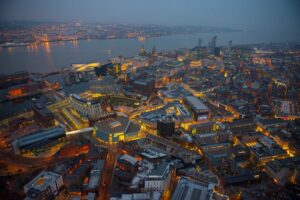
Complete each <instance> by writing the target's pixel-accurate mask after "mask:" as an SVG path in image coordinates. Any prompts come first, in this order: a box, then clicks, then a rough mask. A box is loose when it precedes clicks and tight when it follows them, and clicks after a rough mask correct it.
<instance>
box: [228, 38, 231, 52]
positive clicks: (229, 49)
mask: <svg viewBox="0 0 300 200" xmlns="http://www.w3.org/2000/svg"><path fill="white" fill-rule="evenodd" d="M231 48H232V41H231V40H230V41H229V44H228V51H231Z"/></svg>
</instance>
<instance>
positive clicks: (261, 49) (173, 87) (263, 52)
mask: <svg viewBox="0 0 300 200" xmlns="http://www.w3.org/2000/svg"><path fill="white" fill-rule="evenodd" d="M62 2H66V1H62ZM76 2H77V1H76ZM232 2H233V1H232ZM2 5H5V6H7V8H8V5H10V4H9V3H6V4H5V3H2ZM46 5H48V4H46ZM49 5H52V4H51V3H50V4H49ZM63 5H64V3H62V4H61V5H60V6H62V7H63ZM68 5H69V4H68ZM78 5H82V6H83V5H85V4H83V3H81V4H78ZM97 5H99V4H97ZM112 5H113V6H114V7H115V6H116V4H114V3H112ZM129 5H131V6H133V4H129ZM212 5H215V4H214V3H213V4H212ZM297 5H298V4H297ZM10 6H13V4H11V5H10ZM187 6H189V5H187ZM0 7H1V3H0ZM25 7H26V6H24V9H25ZM149 7H150V6H149ZM74 8H76V7H74ZM170 8H173V7H172V6H170ZM174 8H176V6H175V5H174ZM49 9H50V8H49ZM197 9H198V8H197ZM274 9H275V8H274ZM50 10H51V9H50ZM175 10H176V9H175ZM0 12H1V10H0ZM72 12H74V13H71V14H70V13H69V12H68V11H64V12H63V13H64V14H66V13H69V14H70V16H73V15H74V16H75V15H76V17H77V15H78V16H81V15H80V13H78V12H76V9H74V10H72ZM88 12H90V10H89V11H88ZM103 12H104V11H103ZM166 12H169V11H166ZM37 13H38V12H37ZM75 13H76V14H75ZM96 14H97V13H96ZM96 14H95V15H96ZM155 14H156V13H155ZM227 14H228V15H231V14H232V13H227V12H226V15H227ZM6 15H7V16H8V17H9V16H10V15H8V14H3V16H6ZM27 15H28V16H31V15H29V14H28V13H27ZM44 15H45V16H46V15H47V14H46V13H45V14H44ZM52 15H54V14H53V13H51V15H49V16H52ZM55 15H56V13H55ZM99 15H100V14H99ZM114 15H118V13H117V11H116V12H114ZM128 15H129V14H128ZM17 16H18V15H17ZM40 16H43V14H40ZM57 16H60V14H59V12H58V13H57ZM93 16H94V15H93ZM103 16H104V15H103ZM145 16H146V14H145ZM158 16H159V14H158ZM162 16H164V15H162ZM205 16H209V15H208V14H207V13H206V14H205ZM216 16H218V13H216ZM232 16H234V15H233V14H232ZM60 17H61V18H62V19H64V18H63V17H62V16H60ZM122 17H123V16H122V15H121V14H120V18H122ZM139 17H140V18H142V15H139ZM124 18H126V17H124ZM135 18H136V17H135ZM152 18H155V17H154V16H152V15H151V19H152ZM162 18H163V17H162ZM217 18H219V16H218V17H217ZM262 18H263V17H262ZM38 19H39V18H38ZM101 19H102V18H101ZM128 19H129V18H128ZM179 19H180V18H177V20H179ZM14 20H15V18H12V20H11V21H5V20H4V19H3V20H2V19H0V22H1V23H0V55H1V54H3V55H4V53H7V52H8V54H5V55H9V56H7V60H6V62H4V59H5V58H4V57H5V56H2V57H0V58H3V60H2V61H1V59H0V67H1V73H0V157H1V159H0V188H1V189H0V199H7V200H10V199H12V200H14V199H16V200H19V199H24V200H54V199H55V200H265V199H267V200H277V199H284V200H296V199H300V143H299V141H300V41H299V40H297V41H293V39H291V40H288V38H287V39H284V40H283V41H286V42H270V41H271V39H270V41H265V42H257V43H252V42H251V43H250V42H248V43H245V44H241V43H238V42H236V40H235V39H236V38H234V37H233V38H231V39H230V40H228V41H227V42H226V43H224V42H220V41H224V38H222V37H223V36H224V35H225V36H226V34H228V33H231V32H240V33H242V32H246V29H244V28H221V27H227V26H222V25H221V26H199V25H161V24H160V25H155V24H152V25H149V24H150V23H141V24H140V25H137V23H132V24H131V23H129V22H130V20H128V23H106V22H105V23H104V21H105V20H104V19H103V20H102V22H103V23H96V22H83V21H81V20H76V22H67V21H66V22H38V21H33V22H31V21H29V20H28V19H24V21H22V20H16V21H14ZM143 20H145V19H143ZM161 20H163V19H161ZM264 20H265V19H264ZM74 21H75V20H74ZM147 22H148V21H147ZM256 23H259V22H256ZM280 23H282V22H280V21H278V24H280ZM147 24H148V25H147ZM157 24H158V23H157ZM162 24H163V23H162ZM187 24H188V23H187ZM228 27H234V26H228ZM237 27H238V26H237ZM239 27H242V26H239ZM282 27H284V26H282ZM203 33H205V34H209V35H210V36H209V39H208V41H207V39H204V38H202V37H200V36H201V34H203ZM195 34H196V35H197V37H198V36H199V35H198V34H200V36H199V37H198V38H197V39H196V41H194V44H193V45H192V47H190V46H189V47H187V46H183V47H181V48H176V49H172V48H170V49H171V50H161V49H160V48H159V47H161V46H159V45H160V44H158V43H157V41H156V44H158V45H153V46H151V48H149V44H151V45H152V44H153V43H147V40H148V39H149V38H160V37H169V36H174V35H184V37H190V36H191V35H195ZM283 37H286V36H283ZM227 38H228V35H227V37H226V40H227ZM114 39H120V40H126V41H127V40H128V41H129V42H128V43H124V46H125V47H128V46H126V45H128V44H129V43H130V42H132V41H134V40H132V39H136V40H137V41H135V42H138V44H139V47H138V48H137V49H135V50H136V54H135V55H133V56H128V54H126V51H127V50H128V51H129V47H128V49H126V50H124V49H123V47H122V48H120V49H123V50H122V51H123V52H124V54H123V55H122V54H121V55H118V56H116V55H115V54H112V53H111V52H102V53H103V54H105V53H106V54H107V56H108V57H110V58H109V59H107V60H103V59H102V58H100V56H101V55H99V57H96V59H95V60H90V61H89V62H86V63H76V62H72V63H69V65H68V66H56V67H53V68H51V69H50V68H47V70H46V71H42V72H41V70H34V69H32V70H27V69H29V68H25V67H23V68H22V66H20V69H23V70H19V71H16V72H14V73H11V70H9V68H10V67H12V66H4V63H10V62H11V60H10V59H11V58H13V59H16V60H17V59H19V58H21V57H22V56H24V55H25V58H26V59H27V60H30V58H31V57H30V54H36V55H42V54H37V52H38V51H40V49H39V48H40V47H41V46H42V47H44V48H45V52H46V54H45V55H46V57H45V60H46V62H48V64H49V66H50V65H51V66H53V65H55V62H53V60H54V57H53V58H52V57H51V56H52V54H51V48H52V47H51V45H56V44H61V43H63V45H62V48H61V49H59V50H57V49H56V51H57V52H58V54H61V56H62V57H63V56H65V55H68V53H66V51H67V50H66V49H64V46H67V45H68V44H71V45H74V43H77V42H79V41H85V40H87V41H89V42H90V43H89V44H93V43H95V41H99V40H103V41H108V40H110V41H111V40H112V42H111V43H107V46H105V47H102V46H101V47H100V46H97V45H96V46H93V47H91V46H88V44H87V43H83V44H81V46H77V47H76V48H83V49H84V51H86V54H91V52H93V51H96V50H95V49H98V48H103V49H104V48H106V47H108V48H109V46H110V45H111V46H113V45H114V49H116V46H118V45H119V43H118V42H119V40H114ZM299 39H300V38H299ZM174 40H177V38H176V39H175V38H173V40H170V41H171V43H172V41H174ZM288 41H290V42H288ZM154 44H155V41H154ZM167 44H169V43H165V44H164V45H167ZM158 46H159V47H158ZM93 48H95V49H94V50H93ZM20 49H26V52H25V53H24V51H20ZM32 49H35V51H31V50H32ZM106 51H111V50H106ZM74 52H75V50H74ZM74 55H75V54H73V55H71V56H70V57H68V56H66V60H68V59H70V58H72V56H73V57H75V56H74ZM77 55H78V54H77ZM26 56H28V57H26ZM50 57H51V58H50ZM67 57H68V58H67ZM52 59H53V60H52ZM74 59H75V58H74ZM25 69H26V70H25Z"/></svg>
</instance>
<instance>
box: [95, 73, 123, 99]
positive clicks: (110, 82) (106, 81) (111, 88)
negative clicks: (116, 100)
mask: <svg viewBox="0 0 300 200" xmlns="http://www.w3.org/2000/svg"><path fill="white" fill-rule="evenodd" d="M90 88H91V90H92V91H93V92H96V93H101V94H106V95H108V94H109V95H111V94H120V93H121V91H122V86H121V85H119V84H117V83H116V82H115V80H114V78H113V77H112V76H105V77H103V78H101V79H100V80H99V79H97V80H91V81H90Z"/></svg>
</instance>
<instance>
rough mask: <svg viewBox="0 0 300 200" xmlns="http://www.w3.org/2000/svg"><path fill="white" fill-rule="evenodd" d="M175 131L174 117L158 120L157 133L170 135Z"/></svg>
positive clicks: (165, 135) (164, 135)
mask: <svg viewBox="0 0 300 200" xmlns="http://www.w3.org/2000/svg"><path fill="white" fill-rule="evenodd" d="M174 132H175V122H174V121H173V120H172V119H167V118H165V119H161V120H158V121H157V134H158V135H160V136H163V137H170V136H172V135H173V134H174Z"/></svg>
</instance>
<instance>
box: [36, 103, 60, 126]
mask: <svg viewBox="0 0 300 200" xmlns="http://www.w3.org/2000/svg"><path fill="white" fill-rule="evenodd" d="M33 112H34V117H35V119H36V120H37V121H38V123H40V124H41V125H43V126H44V127H50V126H54V125H55V120H54V115H53V113H52V112H51V111H50V110H49V109H48V108H46V107H45V106H42V105H41V104H35V105H34V107H33Z"/></svg>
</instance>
